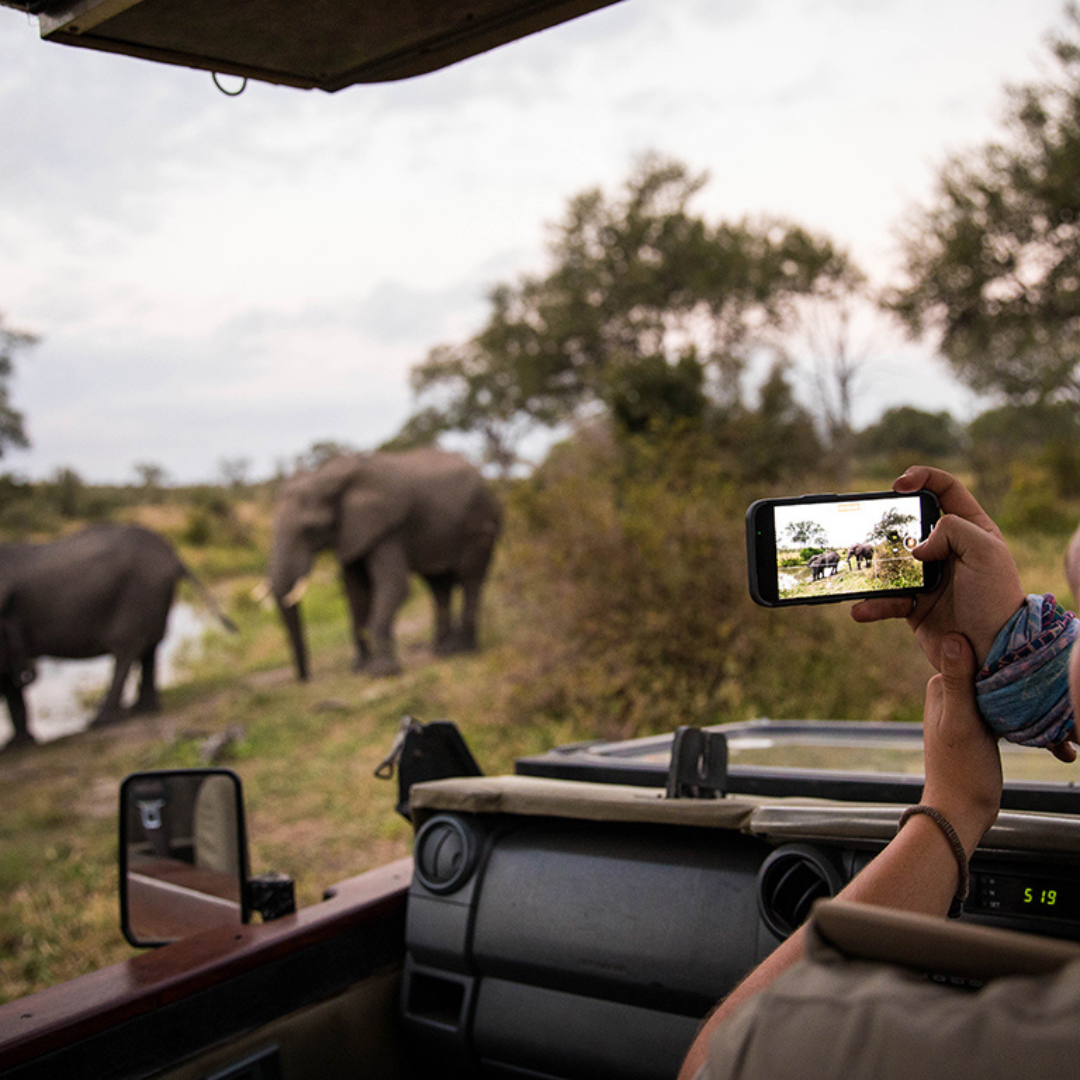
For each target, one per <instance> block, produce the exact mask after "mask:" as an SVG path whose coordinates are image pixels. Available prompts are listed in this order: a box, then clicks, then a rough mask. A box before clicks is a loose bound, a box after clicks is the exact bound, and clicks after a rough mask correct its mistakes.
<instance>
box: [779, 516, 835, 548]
mask: <svg viewBox="0 0 1080 1080" xmlns="http://www.w3.org/2000/svg"><path fill="white" fill-rule="evenodd" d="M784 532H786V533H787V534H788V536H789V537H790V539H791V542H792V543H793V544H794V545H795V546H796V547H824V546H825V544H826V543H827V542H828V539H829V538H828V536H827V535H826V533H825V530H824V528H822V526H821V524H820V523H819V522H817V521H793V522H792V523H791V524H790V525H788V526H787V528H786V529H784Z"/></svg>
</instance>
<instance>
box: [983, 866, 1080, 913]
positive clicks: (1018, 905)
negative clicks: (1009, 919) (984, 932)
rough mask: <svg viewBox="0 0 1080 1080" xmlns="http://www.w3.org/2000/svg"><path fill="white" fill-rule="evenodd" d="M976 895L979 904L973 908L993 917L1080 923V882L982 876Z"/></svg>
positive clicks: (1008, 875) (1006, 875)
mask: <svg viewBox="0 0 1080 1080" xmlns="http://www.w3.org/2000/svg"><path fill="white" fill-rule="evenodd" d="M976 892H977V901H976V904H975V905H972V906H974V907H978V908H981V909H982V910H984V911H988V912H991V913H993V914H999V915H1028V916H1032V917H1035V918H1041V919H1080V882H1074V881H1069V880H1067V879H1061V878H1043V877H1019V876H1016V877H1014V876H1012V875H1010V874H980V875H979V880H978V887H977V890H976ZM972 899H975V897H974V896H973V897H972Z"/></svg>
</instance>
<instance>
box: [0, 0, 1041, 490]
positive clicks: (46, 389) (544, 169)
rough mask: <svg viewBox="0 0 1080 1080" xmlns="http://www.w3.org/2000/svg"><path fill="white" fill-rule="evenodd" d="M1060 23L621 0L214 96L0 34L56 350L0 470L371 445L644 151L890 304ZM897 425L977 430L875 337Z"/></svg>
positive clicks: (952, 2)
mask: <svg viewBox="0 0 1080 1080" xmlns="http://www.w3.org/2000/svg"><path fill="white" fill-rule="evenodd" d="M1061 22H1062V4H1061V3H1060V2H1059V0H1023V2H1021V0H948V2H946V3H942V2H940V0H903V2H899V0H896V2H893V0H878V2H876V3H873V4H870V3H865V2H860V0H758V2H750V0H625V2H624V3H621V4H617V5H615V6H614V7H611V8H608V9H606V10H604V11H601V12H597V13H595V14H592V15H589V16H586V17H584V18H582V19H579V20H577V21H576V22H573V23H570V24H568V25H566V26H562V27H558V28H555V29H554V30H550V31H547V32H545V33H542V34H539V35H536V36H534V37H532V38H529V39H526V40H525V41H521V42H517V43H514V44H511V45H509V46H506V47H504V48H502V49H498V50H495V51H494V52H492V53H489V54H487V55H486V56H482V57H478V58H475V59H472V60H469V61H466V62H465V63H463V64H459V65H457V66H455V67H453V68H450V69H447V70H445V71H442V72H436V73H435V74H433V75H429V76H425V77H423V78H420V79H416V80H411V81H407V82H403V83H394V84H388V85H385V86H355V87H352V88H349V89H346V90H342V91H339V92H338V93H336V94H324V93H322V92H321V91H301V90H293V89H289V88H283V87H275V86H268V85H263V84H257V83H251V84H249V86H248V88H247V90H246V91H245V92H244V94H242V95H241V96H240V97H237V98H228V97H225V96H224V95H223V94H221V93H220V92H219V91H218V90H217V89H215V87H214V85H213V83H212V82H211V78H210V76H209V75H208V74H206V73H204V72H194V71H188V70H186V69H182V68H172V67H166V66H162V65H157V64H151V63H147V62H145V61H140V60H133V59H129V58H126V57H119V56H112V55H108V54H104V53H95V52H92V51H89V50H80V49H71V48H67V47H64V46H59V45H53V44H48V43H45V42H42V41H40V40H39V38H38V36H37V25H36V22H35V21H34V20H32V19H29V18H28V17H26V16H24V15H22V14H20V13H19V12H16V11H14V10H10V9H7V8H0V312H2V313H3V314H4V316H5V317H6V320H7V322H8V323H9V324H10V325H11V326H14V327H16V328H19V329H27V330H32V331H34V332H36V333H39V334H40V335H41V336H42V339H43V340H42V343H41V345H39V346H38V347H37V348H35V349H34V350H33V351H31V352H27V353H25V354H23V356H22V359H21V361H20V363H19V368H18V371H17V374H16V378H15V380H14V384H13V389H14V399H15V404H16V406H17V407H19V408H21V409H22V410H24V412H25V413H26V416H27V420H28V425H29V429H30V434H31V438H32V440H33V444H34V445H33V448H32V449H31V450H30V451H17V452H12V453H10V455H9V456H7V457H5V458H4V460H3V462H0V468H4V467H7V468H11V469H13V470H15V471H17V472H20V473H22V474H25V475H29V476H33V477H44V476H47V475H48V474H50V473H51V472H52V471H53V470H55V469H56V468H58V467H60V466H72V467H74V468H75V469H77V470H78V471H79V472H80V473H81V474H82V475H83V476H84V477H85V478H87V479H91V480H99V481H104V480H117V481H125V480H131V479H133V477H134V472H133V469H132V466H133V464H134V463H135V462H154V463H157V464H160V465H161V466H163V467H164V468H165V469H166V470H167V471H168V473H169V474H170V476H171V477H172V478H173V479H175V480H180V481H189V480H199V479H213V478H215V477H217V476H218V474H219V463H220V462H221V460H222V459H236V458H241V457H242V458H247V459H250V461H251V462H252V472H253V474H254V475H265V474H267V473H269V472H270V471H272V470H273V468H274V467H275V465H276V464H277V463H278V462H280V461H287V460H291V459H292V458H293V457H294V456H295V455H296V454H297V453H299V452H301V451H302V450H304V449H305V448H306V447H308V446H309V445H310V444H311V443H312V442H313V441H315V440H319V439H336V440H338V441H342V442H348V443H350V444H354V445H357V446H360V447H365V448H366V447H371V446H374V445H376V444H378V443H379V442H380V441H382V440H384V439H386V438H388V437H389V436H390V435H392V434H393V433H394V432H395V431H396V430H397V428H398V427H399V426H400V424H401V422H402V421H403V420H404V419H405V417H406V416H407V415H408V412H409V408H410V396H409V389H408V381H407V379H408V371H409V368H410V366H411V365H412V364H414V363H416V362H418V361H420V360H422V359H423V358H424V357H425V355H426V354H427V351H428V350H429V349H430V348H431V347H432V346H434V345H436V344H439V343H444V342H453V341H458V340H461V339H464V338H466V337H468V336H469V335H470V334H471V333H472V332H474V331H475V330H477V329H479V327H480V325H481V324H482V322H483V320H484V317H485V314H486V305H485V302H484V298H485V295H486V293H487V291H488V290H489V288H490V287H491V286H492V285H493V284H495V283H496V282H500V281H505V280H509V279H513V278H514V277H515V276H516V275H518V274H519V273H521V272H524V271H531V270H542V269H543V268H544V266H545V263H544V235H545V234H544V225H545V223H546V222H551V221H554V220H556V219H558V218H559V217H560V216H561V213H562V211H563V208H564V207H565V204H566V200H567V198H568V197H569V196H571V195H573V194H575V193H577V192H578V191H580V190H582V189H584V188H586V187H591V186H594V185H598V184H599V185H602V186H605V187H607V188H608V189H609V190H610V189H613V188H614V187H615V186H616V185H618V184H619V183H620V182H621V181H622V180H623V179H624V178H625V177H626V175H627V174H628V173H629V171H630V169H631V166H632V164H633V162H634V160H635V158H636V157H637V156H639V155H640V154H641V153H642V152H644V151H647V150H657V151H660V152H661V153H664V154H667V155H671V156H674V157H677V158H679V159H680V160H682V161H685V162H686V163H687V164H688V165H689V166H691V168H693V169H694V170H707V171H708V172H709V174H710V176H711V181H710V183H709V185H708V187H707V188H706V189H705V190H704V191H703V192H702V194H701V196H700V197H699V201H698V204H697V205H698V208H699V209H700V210H701V211H702V212H704V213H705V214H706V215H707V216H708V217H709V218H710V219H712V220H716V219H719V218H738V217H742V216H743V215H746V214H756V213H771V214H784V215H788V216H790V217H792V218H794V219H795V220H797V221H799V222H800V223H802V224H804V225H807V226H810V227H811V228H814V229H818V230H822V231H825V232H827V233H828V234H830V235H831V236H832V237H833V238H834V239H836V240H837V241H839V242H840V243H841V244H844V245H846V246H847V247H848V248H849V249H850V250H851V252H852V253H853V254H854V255H855V257H856V258H857V259H858V260H860V261H861V262H862V264H863V265H864V267H865V268H866V269H867V270H868V271H870V273H871V274H872V275H873V276H874V277H875V278H876V279H877V280H879V281H882V280H884V279H885V277H886V276H887V275H888V273H889V272H890V269H891V268H892V267H893V266H894V265H895V259H894V230H895V227H896V225H897V223H898V222H899V220H900V219H901V217H902V214H903V212H904V210H905V208H906V207H907V206H909V205H910V204H911V203H912V201H913V200H915V199H918V198H922V197H925V195H926V194H927V192H928V191H929V189H930V184H931V180H932V177H933V174H934V170H935V168H936V167H937V166H938V165H940V163H941V162H942V161H943V159H944V157H945V155H946V153H947V152H949V151H952V150H956V151H959V150H961V149H962V148H963V147H964V146H966V145H973V144H976V143H978V142H979V141H980V140H982V139H985V138H986V137H988V136H989V135H991V134H992V133H993V132H994V131H995V127H996V123H997V120H998V118H999V117H1000V114H1001V108H1002V102H1003V97H1002V86H1003V84H1004V83H1005V82H1006V81H1013V82H1016V81H1023V80H1026V79H1030V78H1032V77H1033V76H1035V75H1036V74H1037V72H1038V71H1039V68H1040V65H1041V64H1042V61H1043V57H1044V55H1045V53H1044V49H1043V41H1044V39H1045V35H1046V33H1047V31H1048V30H1050V29H1051V28H1052V27H1054V26H1055V25H1060V24H1061ZM903 403H908V404H914V405H918V406H920V407H922V408H928V409H935V410H936V409H939V408H944V407H949V408H951V409H953V411H954V412H956V413H957V414H958V415H960V416H964V417H966V416H968V415H970V414H971V412H972V410H973V409H974V408H975V405H976V403H974V402H973V400H972V399H971V397H970V395H968V394H966V393H965V392H964V391H962V390H961V389H960V388H959V387H958V386H957V385H956V384H955V383H954V382H952V381H951V380H950V379H949V378H948V377H947V375H946V374H945V373H944V369H943V366H942V365H941V364H940V362H938V361H935V360H934V359H933V358H932V356H930V355H929V353H928V350H927V349H926V348H919V347H915V346H911V345H904V344H901V343H899V342H896V341H888V340H885V341H883V342H879V343H878V347H877V351H876V353H875V359H874V362H873V364H871V365H868V368H867V370H866V373H865V378H864V382H863V386H862V392H861V395H860V398H859V403H858V409H859V412H858V416H857V419H858V420H859V422H860V423H866V422H869V421H870V420H872V419H875V418H876V416H877V415H879V414H880V413H881V411H882V410H883V409H885V408H887V407H888V406H890V405H895V404H903Z"/></svg>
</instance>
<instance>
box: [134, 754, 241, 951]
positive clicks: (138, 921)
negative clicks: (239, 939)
mask: <svg viewBox="0 0 1080 1080" xmlns="http://www.w3.org/2000/svg"><path fill="white" fill-rule="evenodd" d="M249 918H250V905H249V890H248V853H247V832H246V829H245V826H244V803H243V795H242V791H241V785H240V777H238V776H237V775H236V774H235V773H234V772H231V771H230V770H228V769H175V770H169V771H160V772H145V773H133V774H132V775H131V776H128V777H127V778H126V779H125V780H124V782H123V783H122V784H121V785H120V926H121V929H122V930H123V933H124V937H125V938H126V939H127V940H128V941H129V942H130V943H131V944H132V945H136V946H147V945H167V944H169V943H170V942H172V941H177V940H179V939H180V938H182V937H186V936H187V935H189V934H193V933H196V932H198V931H200V930H207V929H210V928H211V927H215V926H223V925H225V926H239V925H241V924H243V923H246V922H248V920H249Z"/></svg>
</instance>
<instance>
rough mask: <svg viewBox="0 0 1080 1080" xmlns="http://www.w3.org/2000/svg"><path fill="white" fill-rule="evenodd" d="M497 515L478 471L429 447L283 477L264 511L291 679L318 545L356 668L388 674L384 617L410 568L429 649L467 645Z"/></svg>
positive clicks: (390, 622)
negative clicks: (268, 514) (421, 584)
mask: <svg viewBox="0 0 1080 1080" xmlns="http://www.w3.org/2000/svg"><path fill="white" fill-rule="evenodd" d="M501 522H502V512H501V510H500V507H499V504H498V502H497V501H496V499H495V496H494V495H493V494H492V492H491V491H490V489H489V488H488V486H487V484H486V482H485V481H484V478H483V476H482V475H481V474H480V472H479V470H477V469H476V468H475V467H474V466H472V465H471V464H469V462H468V461H466V460H465V459H464V458H463V457H461V456H460V455H458V454H450V453H446V452H444V451H441V450H433V449H421V450H410V451H405V452H402V453H373V454H345V455H342V456H340V457H336V458H333V459H331V460H330V461H328V462H326V463H325V464H324V465H322V466H320V467H319V468H317V469H314V470H311V471H305V472H299V473H297V474H296V475H295V476H293V477H292V478H290V479H289V480H288V481H286V483H285V484H284V485H283V487H282V490H281V494H280V496H279V497H278V501H277V505H276V507H275V510H274V543H273V549H272V552H271V555H270V581H269V585H270V589H271V592H272V593H273V596H274V598H275V600H276V601H277V604H278V608H279V610H280V612H281V616H282V620H283V621H284V623H285V628H286V631H287V632H288V635H289V642H290V645H291V646H292V650H293V658H294V660H295V663H296V672H297V675H298V676H299V678H301V679H306V678H308V674H309V666H308V655H307V646H306V644H305V641H304V633H303V624H302V622H301V618H300V597H301V596H302V594H303V591H304V588H305V585H306V580H307V576H308V574H309V573H310V571H311V567H312V564H313V561H314V559H315V556H316V555H317V554H318V553H319V552H320V551H325V550H331V551H333V553H334V555H335V556H336V558H337V561H338V563H339V564H340V566H341V576H342V583H343V586H344V589H345V595H346V598H347V599H348V603H349V612H350V616H351V620H352V632H353V640H354V644H355V648H356V666H357V668H358V670H362V671H365V672H367V673H368V674H371V675H391V674H396V673H397V672H398V671H400V665H399V663H398V659H397V653H396V649H395V645H394V619H395V617H396V615H397V612H398V609H399V608H400V607H401V605H402V604H403V603H404V601H405V598H406V596H407V595H408V588H409V574H410V572H414V573H417V574H419V575H420V576H421V577H423V578H424V579H425V580H426V581H427V583H428V585H429V586H430V588H431V591H432V594H433V596H434V599H435V649H436V651H437V652H440V653H452V652H460V651H466V650H471V649H475V648H476V644H477V620H478V616H479V608H480V592H481V588H482V586H483V583H484V578H485V576H486V574H487V571H488V567H489V565H490V562H491V555H492V551H493V549H494V547H495V541H496V539H497V538H498V535H499V531H500V527H501ZM458 587H460V589H461V591H462V593H463V601H462V609H461V614H460V616H459V618H457V619H456V620H455V619H454V617H453V613H452V608H451V601H452V594H453V592H454V590H455V589H456V588H458Z"/></svg>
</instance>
